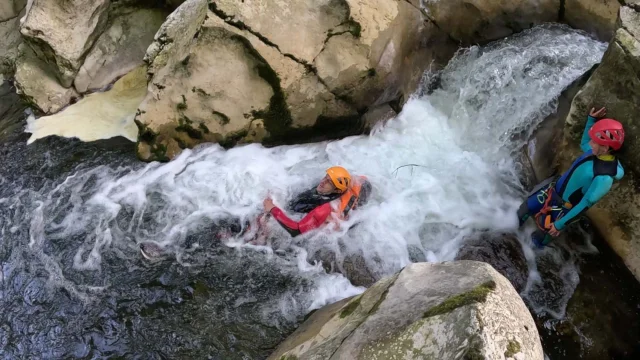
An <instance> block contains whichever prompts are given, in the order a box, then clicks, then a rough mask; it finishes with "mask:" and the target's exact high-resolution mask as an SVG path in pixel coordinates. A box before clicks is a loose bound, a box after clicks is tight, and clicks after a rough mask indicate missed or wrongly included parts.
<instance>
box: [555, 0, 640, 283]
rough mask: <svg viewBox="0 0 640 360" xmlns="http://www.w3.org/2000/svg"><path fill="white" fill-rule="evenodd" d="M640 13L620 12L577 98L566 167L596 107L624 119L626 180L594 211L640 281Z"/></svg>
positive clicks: (570, 119) (562, 158)
mask: <svg viewBox="0 0 640 360" xmlns="http://www.w3.org/2000/svg"><path fill="white" fill-rule="evenodd" d="M639 39H640V13H638V12H637V11H635V10H634V9H633V8H631V7H627V6H623V7H621V8H620V14H619V20H618V29H617V30H616V33H615V37H614V38H613V40H612V41H611V43H610V45H609V48H608V49H607V51H606V53H605V54H604V57H603V59H602V63H601V64H600V66H599V67H598V68H597V69H596V70H595V71H594V73H593V75H592V76H591V78H590V79H589V81H588V82H587V83H586V85H585V86H584V88H583V89H582V90H581V91H580V92H579V93H578V95H576V97H575V98H574V100H573V103H572V105H571V111H570V113H569V116H568V117H567V120H566V125H565V129H564V140H563V146H562V149H561V150H562V151H560V153H559V156H558V159H559V161H560V162H561V164H562V166H561V168H562V169H566V168H568V167H569V165H570V163H571V161H573V160H574V159H575V158H576V157H577V156H578V155H579V154H580V149H579V143H580V137H581V135H582V131H583V130H584V126H585V122H586V117H587V114H588V111H589V109H590V108H591V107H598V106H606V107H607V109H608V111H607V116H608V117H612V118H615V119H618V120H620V121H621V122H622V123H623V124H624V126H625V130H626V134H627V135H626V138H625V146H624V148H623V151H622V152H621V153H620V154H619V157H620V160H621V162H622V164H623V166H624V168H625V176H624V178H623V179H622V181H620V182H619V183H616V184H614V187H613V189H612V190H611V191H610V192H609V193H608V194H607V195H606V196H605V197H604V198H603V199H602V200H601V201H599V202H598V204H597V205H596V206H595V207H593V208H592V209H591V210H589V213H588V215H589V216H590V217H591V219H592V220H593V221H594V223H595V225H596V227H597V228H598V230H599V232H600V233H602V234H604V237H605V239H606V240H607V242H608V243H609V245H610V246H611V247H612V248H613V249H614V250H615V252H616V253H617V254H618V255H620V257H622V259H623V260H624V262H625V263H626V265H627V266H628V267H629V269H631V271H632V272H633V273H634V274H635V276H636V277H637V278H638V279H640V191H639V190H638V189H639V188H638V185H637V184H638V181H639V180H640V178H639V176H640V141H639V140H638V135H637V134H639V133H640V127H639V123H638V122H637V121H636V117H637V114H638V113H640V41H639Z"/></svg>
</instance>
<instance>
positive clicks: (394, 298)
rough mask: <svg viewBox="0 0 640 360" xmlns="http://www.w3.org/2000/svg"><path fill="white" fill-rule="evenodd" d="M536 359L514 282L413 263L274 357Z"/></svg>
mask: <svg viewBox="0 0 640 360" xmlns="http://www.w3.org/2000/svg"><path fill="white" fill-rule="evenodd" d="M382 358H397V359H415V358H434V359H454V358H466V359H504V358H507V359H510V358H513V359H531V360H542V359H543V353H542V346H541V344H540V338H539V337H538V332H537V330H536V327H535V323H534V322H533V318H532V317H531V314H530V313H529V311H528V310H527V308H526V307H525V305H524V303H523V302H522V300H521V299H520V297H519V296H518V294H517V293H516V291H515V290H514V289H513V287H512V286H511V284H509V281H508V280H507V279H505V278H504V277H503V276H502V275H500V274H499V273H498V272H497V271H495V270H494V269H493V268H492V267H491V266H489V265H488V264H484V263H480V262H476V261H456V262H451V263H441V264H432V263H420V264H411V265H409V266H407V267H405V268H404V269H403V270H402V271H400V272H399V273H397V274H395V275H393V276H391V277H387V278H384V279H382V280H380V281H378V282H377V283H376V284H375V285H373V286H372V287H371V288H369V289H368V290H367V291H365V292H364V293H363V294H361V295H359V296H356V297H354V298H351V299H350V300H349V301H348V302H347V301H343V302H339V303H336V304H333V305H329V306H326V307H324V308H322V309H320V310H318V311H316V312H315V313H314V314H313V315H311V316H310V317H309V319H308V320H307V321H306V322H305V323H304V324H302V326H300V328H298V330H297V331H296V332H295V333H293V334H292V335H291V336H290V337H289V338H288V339H287V340H286V341H285V342H283V343H282V344H281V345H280V346H279V347H278V349H276V351H275V352H274V353H273V354H272V355H271V356H270V357H269V359H382Z"/></svg>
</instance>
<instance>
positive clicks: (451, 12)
mask: <svg viewBox="0 0 640 360" xmlns="http://www.w3.org/2000/svg"><path fill="white" fill-rule="evenodd" d="M594 1H598V0H594ZM422 2H423V4H424V6H425V11H426V13H427V15H428V16H429V18H431V19H432V20H433V21H434V22H435V23H436V24H437V25H439V26H440V27H441V28H442V29H443V30H444V31H445V32H447V33H448V34H449V35H451V37H453V38H454V39H456V40H458V41H461V42H462V43H463V44H473V43H476V42H487V41H491V40H496V39H499V38H502V37H505V36H508V35H511V34H513V33H515V32H518V31H521V30H523V29H528V28H529V27H530V26H531V25H532V24H533V25H535V24H540V23H544V22H553V21H557V20H558V12H559V8H560V1H558V0H539V1H531V0H449V1H440V0H422Z"/></svg>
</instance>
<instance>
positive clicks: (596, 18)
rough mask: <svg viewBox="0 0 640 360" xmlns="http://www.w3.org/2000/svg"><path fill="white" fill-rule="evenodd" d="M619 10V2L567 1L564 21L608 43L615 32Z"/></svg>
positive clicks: (600, 0) (598, 0) (595, 0)
mask: <svg viewBox="0 0 640 360" xmlns="http://www.w3.org/2000/svg"><path fill="white" fill-rule="evenodd" d="M619 9H620V2H619V1H618V0H565V3H564V20H565V21H566V22H567V23H568V24H569V25H571V26H573V27H575V28H578V29H583V30H586V31H588V32H591V33H594V34H596V35H597V36H598V37H599V38H600V39H602V40H605V41H608V40H609V39H611V37H612V36H613V33H614V32H615V28H616V19H617V17H618V10H619Z"/></svg>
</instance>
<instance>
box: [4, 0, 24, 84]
mask: <svg viewBox="0 0 640 360" xmlns="http://www.w3.org/2000/svg"><path fill="white" fill-rule="evenodd" d="M9 4H12V3H11V2H9ZM0 6H2V5H0ZM1 10H2V8H0V11H1ZM23 13H24V11H23ZM21 43H22V36H20V18H19V16H18V15H16V16H14V17H11V18H9V19H6V20H0V74H4V75H12V74H13V72H14V71H15V61H16V58H17V57H18V46H19V45H20V44H21Z"/></svg>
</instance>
